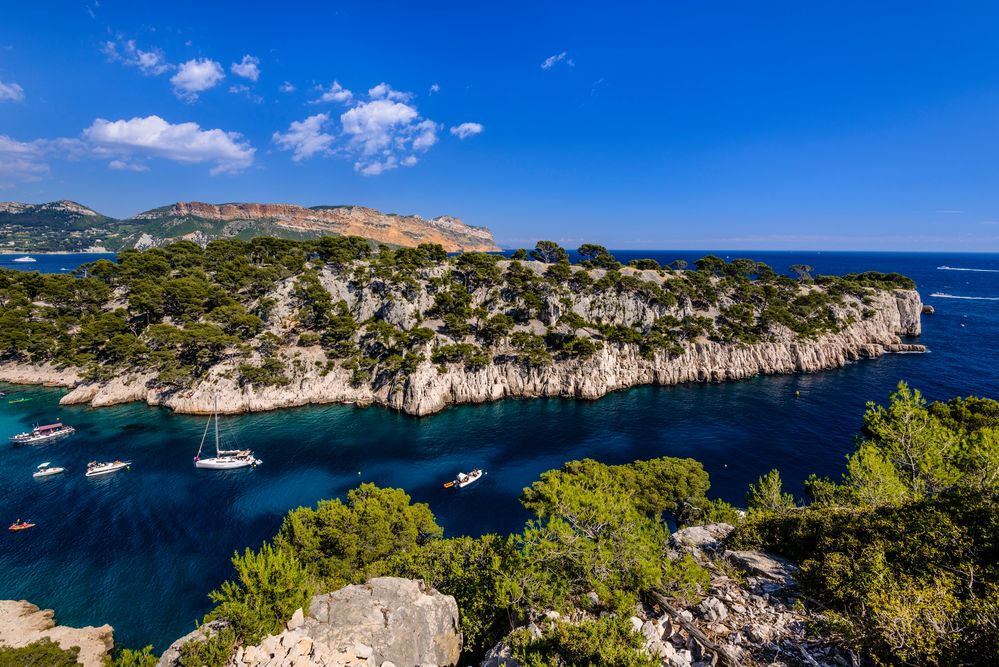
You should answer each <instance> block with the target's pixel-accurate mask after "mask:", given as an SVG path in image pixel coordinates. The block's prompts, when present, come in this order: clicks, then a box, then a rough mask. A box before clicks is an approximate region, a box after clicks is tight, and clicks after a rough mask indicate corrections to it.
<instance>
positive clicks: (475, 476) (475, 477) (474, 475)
mask: <svg viewBox="0 0 999 667" xmlns="http://www.w3.org/2000/svg"><path fill="white" fill-rule="evenodd" d="M485 474H486V473H485V471H483V470H481V469H479V468H476V469H475V470H473V471H472V472H470V473H468V474H467V475H466V474H465V473H463V472H459V473H458V476H457V477H455V478H454V481H452V482H446V483H445V484H444V488H445V489H450V488H452V487H455V486H456V487H458V488H459V489H463V488H465V487H466V486H468V485H469V484H472V483H473V482H477V481H479V478H480V477H482V476H483V475H485Z"/></svg>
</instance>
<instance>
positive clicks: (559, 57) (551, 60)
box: [541, 51, 576, 69]
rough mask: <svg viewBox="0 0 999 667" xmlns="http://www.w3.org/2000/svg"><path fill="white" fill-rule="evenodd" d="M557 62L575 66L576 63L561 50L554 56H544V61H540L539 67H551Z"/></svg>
mask: <svg viewBox="0 0 999 667" xmlns="http://www.w3.org/2000/svg"><path fill="white" fill-rule="evenodd" d="M559 63H563V64H565V65H566V66H568V67H575V66H576V63H575V62H573V60H572V58H570V57H569V54H568V53H566V52H565V51H563V52H562V53H556V54H555V55H554V56H548V57H547V58H545V60H544V62H543V63H541V69H551V68H552V67H555V65H558V64H559Z"/></svg>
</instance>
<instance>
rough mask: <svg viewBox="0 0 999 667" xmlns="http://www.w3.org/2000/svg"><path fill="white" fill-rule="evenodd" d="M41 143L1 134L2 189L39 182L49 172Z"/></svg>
mask: <svg viewBox="0 0 999 667" xmlns="http://www.w3.org/2000/svg"><path fill="white" fill-rule="evenodd" d="M44 152H45V151H44V146H43V145H42V144H41V143H40V142H37V141H35V142H24V141H17V140H16V139H12V138H11V137H8V136H7V135H5V134H0V189H6V188H11V187H14V186H15V185H17V184H18V183H26V182H31V181H37V180H40V179H41V178H42V176H44V175H45V174H47V173H48V171H49V166H48V164H46V163H45V160H44Z"/></svg>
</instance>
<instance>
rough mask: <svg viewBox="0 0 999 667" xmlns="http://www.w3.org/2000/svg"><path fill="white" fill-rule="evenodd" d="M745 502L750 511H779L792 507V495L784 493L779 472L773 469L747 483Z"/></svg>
mask: <svg viewBox="0 0 999 667" xmlns="http://www.w3.org/2000/svg"><path fill="white" fill-rule="evenodd" d="M746 504H747V506H748V507H749V511H750V512H781V511H784V510H788V509H790V508H792V507H794V496H792V495H791V494H790V493H784V489H783V485H782V483H781V481H780V472H779V471H778V470H777V469H774V470H771V471H770V472H768V473H767V474H765V475H763V476H761V477H760V479H759V481H758V482H757V483H756V484H750V485H749V492H748V493H747V494H746Z"/></svg>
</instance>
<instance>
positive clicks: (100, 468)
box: [86, 460, 132, 477]
mask: <svg viewBox="0 0 999 667" xmlns="http://www.w3.org/2000/svg"><path fill="white" fill-rule="evenodd" d="M131 466H132V462H131V461H118V460H115V461H109V462H107V463H98V462H97V461H91V462H90V463H88V464H87V472H86V476H87V477H97V476H98V475H110V474H111V473H113V472H118V471H119V470H123V469H125V468H130V467H131Z"/></svg>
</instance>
